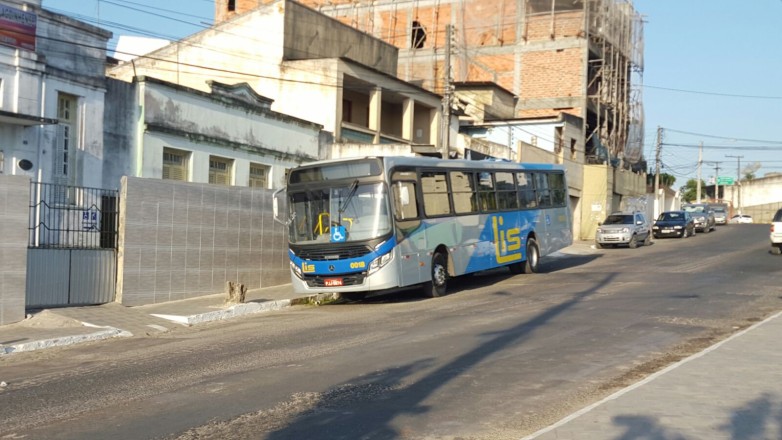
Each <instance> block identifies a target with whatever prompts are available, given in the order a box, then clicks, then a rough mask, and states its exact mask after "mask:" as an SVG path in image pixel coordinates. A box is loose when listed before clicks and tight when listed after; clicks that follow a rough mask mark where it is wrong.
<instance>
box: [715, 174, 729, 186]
mask: <svg viewBox="0 0 782 440" xmlns="http://www.w3.org/2000/svg"><path fill="white" fill-rule="evenodd" d="M717 185H733V178H732V177H722V176H720V177H717Z"/></svg>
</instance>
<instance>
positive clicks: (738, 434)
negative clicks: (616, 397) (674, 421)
mask: <svg viewBox="0 0 782 440" xmlns="http://www.w3.org/2000/svg"><path fill="white" fill-rule="evenodd" d="M713 419H714V420H715V421H718V420H719V419H718V416H717V415H714V416H713ZM726 419H727V420H726V421H725V423H722V424H720V425H718V426H717V428H718V429H719V430H720V431H722V432H725V433H726V434H728V435H729V437H728V438H730V439H731V440H771V439H782V398H780V397H779V396H775V395H772V394H770V393H762V394H760V395H759V396H758V397H757V398H755V399H752V400H749V401H747V402H746V403H745V404H744V405H742V406H740V407H737V408H734V409H733V410H732V411H731V412H730V413H729V414H728V415H727V417H726ZM612 422H613V423H614V425H616V426H619V427H621V428H622V429H624V432H622V434H620V435H617V436H616V437H613V438H612V440H685V439H689V438H692V437H691V435H692V432H689V435H690V437H688V436H685V435H683V434H679V433H677V432H676V429H675V428H671V427H666V426H663V425H662V424H661V423H660V421H659V420H658V418H657V417H653V416H643V415H620V416H615V417H613V419H612ZM707 434H708V433H703V435H704V436H705V435H707ZM699 438H707V437H699ZM720 438H723V437H720Z"/></svg>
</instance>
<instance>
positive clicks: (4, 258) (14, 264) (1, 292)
mask: <svg viewBox="0 0 782 440" xmlns="http://www.w3.org/2000/svg"><path fill="white" fill-rule="evenodd" d="M29 205H30V179H29V178H27V177H24V176H2V175H0V325H5V324H11V323H14V322H19V321H21V320H23V319H24V317H25V280H26V278H27V231H28V229H27V228H28V227H29V224H28V218H29V217H28V213H29V212H30V207H29Z"/></svg>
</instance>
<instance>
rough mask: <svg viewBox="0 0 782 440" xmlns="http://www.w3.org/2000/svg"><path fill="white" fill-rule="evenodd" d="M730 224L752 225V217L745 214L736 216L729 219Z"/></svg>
mask: <svg viewBox="0 0 782 440" xmlns="http://www.w3.org/2000/svg"><path fill="white" fill-rule="evenodd" d="M730 222H731V223H752V216H751V215H747V214H741V215H739V214H736V215H734V216H733V217H731V218H730Z"/></svg>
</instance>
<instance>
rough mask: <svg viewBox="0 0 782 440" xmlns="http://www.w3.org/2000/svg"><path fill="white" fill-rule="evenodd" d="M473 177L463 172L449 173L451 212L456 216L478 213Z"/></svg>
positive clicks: (471, 174)
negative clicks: (451, 199)
mask: <svg viewBox="0 0 782 440" xmlns="http://www.w3.org/2000/svg"><path fill="white" fill-rule="evenodd" d="M474 176H475V175H474V174H473V173H468V172H464V171H451V172H450V177H451V196H452V197H453V210H454V212H456V213H457V214H470V213H474V212H478V195H477V193H476V192H475V177H474Z"/></svg>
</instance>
